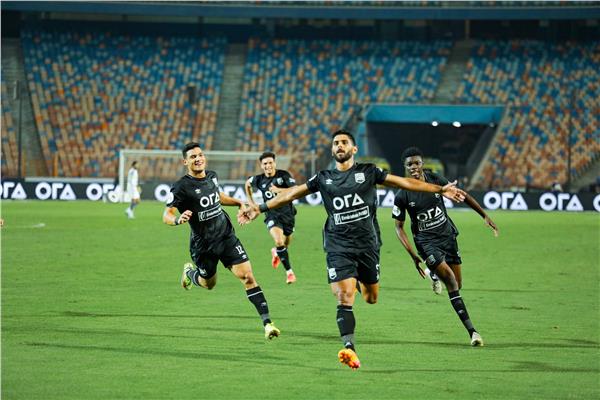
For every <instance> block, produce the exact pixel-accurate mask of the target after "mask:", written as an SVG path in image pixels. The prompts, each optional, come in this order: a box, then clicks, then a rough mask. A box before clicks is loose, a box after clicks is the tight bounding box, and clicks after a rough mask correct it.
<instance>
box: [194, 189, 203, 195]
mask: <svg viewBox="0 0 600 400" xmlns="http://www.w3.org/2000/svg"><path fill="white" fill-rule="evenodd" d="M194 192H196V194H200V193H201V192H202V190H200V189H195V190H194Z"/></svg>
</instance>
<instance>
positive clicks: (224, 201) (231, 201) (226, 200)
mask: <svg viewBox="0 0 600 400" xmlns="http://www.w3.org/2000/svg"><path fill="white" fill-rule="evenodd" d="M219 198H220V200H221V205H224V206H238V207H243V206H244V205H247V204H246V203H244V202H243V201H241V200H238V199H235V198H233V197H231V196H228V195H226V194H225V193H223V192H219Z"/></svg>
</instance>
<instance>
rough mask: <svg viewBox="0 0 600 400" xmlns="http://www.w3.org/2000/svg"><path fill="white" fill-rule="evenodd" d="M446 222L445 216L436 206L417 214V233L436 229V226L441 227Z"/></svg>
mask: <svg viewBox="0 0 600 400" xmlns="http://www.w3.org/2000/svg"><path fill="white" fill-rule="evenodd" d="M446 220H447V218H446V214H445V213H444V211H443V210H442V209H441V208H440V207H438V206H435V207H433V208H430V209H429V210H427V211H423V212H421V213H418V214H417V221H418V224H417V226H418V228H419V232H423V231H428V230H430V229H434V228H437V227H438V226H440V225H443V224H444V223H445V222H446Z"/></svg>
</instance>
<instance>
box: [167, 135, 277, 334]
mask: <svg viewBox="0 0 600 400" xmlns="http://www.w3.org/2000/svg"><path fill="white" fill-rule="evenodd" d="M182 154H183V164H184V165H185V166H186V167H187V175H185V176H183V177H182V178H181V179H179V180H178V181H177V182H175V184H174V185H173V186H172V188H171V193H170V194H169V198H168V200H167V206H166V208H165V211H164V213H163V222H164V223H165V224H167V225H172V226H177V225H182V224H185V223H188V222H189V224H190V228H191V235H190V254H191V258H192V261H193V262H194V264H195V265H194V264H192V263H185V264H184V266H183V274H182V276H181V286H182V287H183V288H184V289H186V290H190V289H191V288H192V285H195V286H199V287H203V288H206V289H208V290H210V289H212V288H213V287H215V285H216V283H217V263H218V262H219V261H221V262H222V263H223V265H224V266H225V268H227V269H228V270H229V271H231V272H232V273H233V275H235V276H236V277H237V278H238V279H239V280H240V281H241V283H242V285H244V288H245V290H246V296H247V297H248V300H249V301H250V302H251V303H252V304H253V305H254V307H256V311H257V312H258V314H259V315H260V318H261V319H262V322H263V326H264V331H265V338H267V339H273V338H274V337H277V336H279V334H280V331H279V329H277V328H276V327H275V325H274V324H273V322H272V321H271V317H270V316H269V306H268V304H267V300H266V299H265V295H264V294H263V291H262V289H261V288H260V286H259V285H258V282H256V279H254V275H253V273H252V266H251V265H250V260H249V258H248V255H247V254H246V250H245V249H244V246H242V243H241V242H240V241H239V239H238V238H237V237H236V235H235V231H234V229H233V225H232V224H231V220H230V219H229V216H228V215H227V213H226V212H224V211H223V208H222V207H221V206H222V205H225V206H238V207H240V209H244V208H245V207H247V205H245V204H243V203H242V202H241V201H239V200H237V199H234V198H232V197H229V196H227V195H226V194H225V193H223V192H221V190H220V187H219V181H218V179H217V174H216V173H215V172H214V171H207V170H206V157H205V156H204V153H203V152H202V149H201V148H200V145H199V144H198V143H195V142H192V143H188V144H186V145H185V147H184V148H183V150H182ZM177 211H179V213H180V215H179V216H177V214H176V212H177Z"/></svg>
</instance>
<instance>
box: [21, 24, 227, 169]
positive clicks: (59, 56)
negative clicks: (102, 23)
mask: <svg viewBox="0 0 600 400" xmlns="http://www.w3.org/2000/svg"><path fill="white" fill-rule="evenodd" d="M22 44H23V52H24V58H25V67H26V72H27V80H28V84H29V90H30V92H31V98H32V104H33V109H34V115H35V120H36V124H37V129H38V132H39V135H40V141H41V145H42V150H43V153H44V156H45V158H46V162H47V163H48V168H49V170H50V171H55V175H60V176H93V177H114V176H115V174H116V173H115V171H116V170H117V160H118V152H119V150H120V149H121V148H134V149H164V148H181V147H183V144H185V143H186V142H188V141H190V140H192V138H193V139H194V140H201V141H202V142H203V143H204V146H205V148H206V149H210V148H211V145H212V139H213V138H214V134H215V126H216V111H217V107H218V102H219V93H220V87H221V80H222V70H223V62H224V61H223V60H224V49H225V47H226V40H225V39H223V38H215V39H209V38H205V39H199V38H192V37H179V36H172V37H163V36H157V37H151V36H125V35H114V34H111V33H110V32H82V33H79V32H54V31H42V30H26V31H24V32H23V33H22ZM190 87H193V88H194V89H193V91H194V92H195V93H194V96H193V97H195V98H196V99H193V98H192V99H191V98H190V97H192V96H190V93H189V92H190ZM192 100H195V101H192ZM160 163H162V164H161V165H154V166H152V168H155V169H156V168H158V169H160V170H161V171H162V172H161V173H159V174H158V175H159V176H161V175H165V174H166V176H172V173H170V172H169V168H170V167H171V164H170V163H165V162H164V161H161V162H159V164H160ZM149 167H150V166H141V168H149ZM140 174H141V176H144V171H143V169H142V170H141V171H140Z"/></svg>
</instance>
